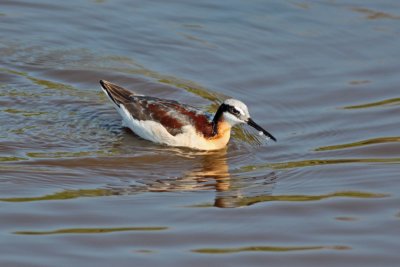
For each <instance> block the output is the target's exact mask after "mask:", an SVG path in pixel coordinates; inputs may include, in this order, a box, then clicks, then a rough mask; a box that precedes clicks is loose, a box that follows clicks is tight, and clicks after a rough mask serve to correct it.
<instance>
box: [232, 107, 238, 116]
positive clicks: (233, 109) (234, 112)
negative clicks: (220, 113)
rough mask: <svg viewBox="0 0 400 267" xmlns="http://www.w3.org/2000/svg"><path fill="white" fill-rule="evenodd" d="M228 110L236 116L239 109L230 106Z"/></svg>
mask: <svg viewBox="0 0 400 267" xmlns="http://www.w3.org/2000/svg"><path fill="white" fill-rule="evenodd" d="M229 112H230V113H232V114H233V115H236V116H237V115H239V114H240V112H239V110H237V109H236V108H234V107H231V108H230V109H229Z"/></svg>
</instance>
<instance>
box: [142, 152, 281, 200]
mask: <svg viewBox="0 0 400 267" xmlns="http://www.w3.org/2000/svg"><path fill="white" fill-rule="evenodd" d="M191 156H193V157H194V158H195V163H194V164H195V166H193V168H192V169H191V170H190V171H188V172H186V173H184V174H183V175H182V176H180V177H175V178H174V179H167V180H165V179H163V180H158V181H157V182H156V183H152V184H147V186H148V188H147V189H148V190H149V191H153V192H154V191H157V192H160V191H163V192H172V191H199V190H215V192H216V195H215V199H214V203H213V206H215V207H219V208H234V207H240V206H247V205H251V204H252V203H253V202H252V199H254V198H257V197H259V196H265V195H269V194H271V193H272V190H273V187H274V184H275V180H276V175H275V173H273V172H271V173H267V174H265V173H263V174H258V175H255V176H249V173H248V172H246V173H243V172H239V171H231V172H230V170H229V165H228V161H227V149H223V150H219V151H212V152H197V153H195V154H193V155H191ZM249 182H251V184H249Z"/></svg>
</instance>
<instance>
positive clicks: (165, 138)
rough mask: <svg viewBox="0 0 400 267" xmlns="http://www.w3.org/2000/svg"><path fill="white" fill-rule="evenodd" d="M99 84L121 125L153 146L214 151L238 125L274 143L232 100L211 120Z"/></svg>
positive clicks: (180, 106)
mask: <svg viewBox="0 0 400 267" xmlns="http://www.w3.org/2000/svg"><path fill="white" fill-rule="evenodd" d="M100 84H101V88H102V89H103V91H104V92H105V94H106V95H107V96H108V98H109V99H110V100H111V101H112V103H113V104H114V107H115V108H116V110H117V111H118V113H119V114H120V115H121V116H122V121H123V125H124V126H125V127H128V128H130V129H131V130H132V131H133V132H134V133H136V134H137V135H138V136H140V137H142V138H144V139H146V140H150V141H153V142H155V143H161V144H166V145H169V146H178V147H190V148H193V149H197V150H217V149H221V148H224V147H225V146H226V145H227V143H228V142H229V139H230V136H231V128H232V127H233V126H235V125H237V124H241V123H246V124H248V125H250V126H251V127H253V128H255V129H257V130H258V131H260V134H264V135H266V136H267V137H268V138H270V139H272V140H274V141H276V139H275V137H273V136H272V135H271V134H270V133H269V132H267V131H266V130H264V129H263V128H262V127H261V126H259V125H258V124H257V123H255V122H254V121H253V120H252V119H251V117H250V114H249V111H248V109H247V106H246V105H245V104H244V103H243V102H241V101H239V100H236V99H226V100H225V101H224V102H223V103H222V104H221V105H220V106H219V108H218V110H217V112H216V113H215V115H214V116H213V117H211V116H209V115H208V114H206V113H203V112H202V111H200V110H197V109H196V108H194V107H192V106H189V105H185V104H181V103H179V102H177V101H174V100H167V99H161V98H156V97H151V96H143V95H139V94H136V93H133V92H131V91H129V90H127V89H125V88H123V87H121V86H118V85H116V84H113V83H110V82H108V81H105V80H100Z"/></svg>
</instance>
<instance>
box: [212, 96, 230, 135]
mask: <svg viewBox="0 0 400 267" xmlns="http://www.w3.org/2000/svg"><path fill="white" fill-rule="evenodd" d="M226 110H227V106H226V105H225V104H223V103H222V104H221V105H220V106H219V108H218V110H217V112H215V115H214V118H213V120H212V130H213V135H214V136H215V135H218V134H219V124H220V123H223V122H224V116H223V113H224V111H226Z"/></svg>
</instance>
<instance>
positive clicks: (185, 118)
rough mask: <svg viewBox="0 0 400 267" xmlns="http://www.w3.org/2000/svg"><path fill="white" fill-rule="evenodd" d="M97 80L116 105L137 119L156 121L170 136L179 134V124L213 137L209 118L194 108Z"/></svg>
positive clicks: (206, 136)
mask: <svg viewBox="0 0 400 267" xmlns="http://www.w3.org/2000/svg"><path fill="white" fill-rule="evenodd" d="M100 83H101V85H102V87H103V88H104V89H105V90H106V92H107V94H108V95H109V96H110V98H111V99H112V100H113V101H114V102H115V104H116V105H118V106H119V105H120V104H122V105H124V107H125V108H126V109H127V110H128V111H129V112H130V114H131V115H132V117H133V118H135V119H137V120H141V121H146V120H151V121H155V122H159V123H160V124H162V125H163V126H164V127H165V129H166V130H167V131H168V132H169V133H170V134H172V135H177V134H179V133H182V131H183V129H182V127H184V126H186V125H191V126H193V127H194V128H195V129H196V131H197V132H198V133H200V134H202V135H203V136H204V137H205V138H212V137H213V136H215V133H214V132H213V125H212V121H211V120H210V117H209V116H208V115H206V114H204V113H201V112H199V111H198V110H197V109H195V108H194V107H191V106H189V105H183V104H180V103H179V102H177V101H174V100H167V99H160V98H156V97H150V96H141V95H136V94H134V93H132V92H131V91H129V90H127V89H125V88H122V87H120V86H117V85H115V84H112V83H109V82H106V81H100Z"/></svg>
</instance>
